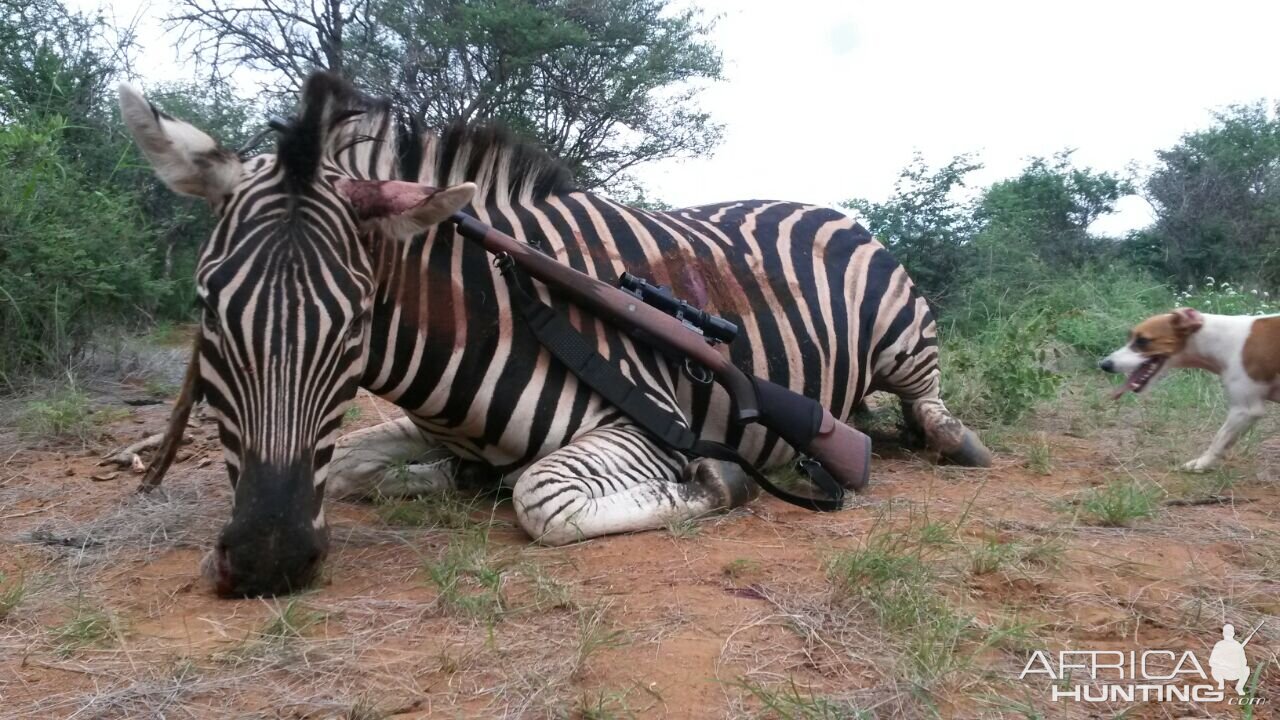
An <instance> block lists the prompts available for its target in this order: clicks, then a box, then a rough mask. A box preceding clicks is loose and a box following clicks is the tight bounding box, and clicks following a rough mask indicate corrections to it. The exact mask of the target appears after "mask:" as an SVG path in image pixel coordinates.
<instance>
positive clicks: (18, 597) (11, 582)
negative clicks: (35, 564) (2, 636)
mask: <svg viewBox="0 0 1280 720" xmlns="http://www.w3.org/2000/svg"><path fill="white" fill-rule="evenodd" d="M26 596H27V583H26V581H25V580H24V579H23V578H22V576H18V577H15V578H10V577H9V576H7V575H5V574H4V573H3V572H0V622H4V621H5V619H7V618H8V617H9V616H10V615H12V614H13V611H14V610H17V609H18V606H19V605H21V604H22V599H23V598H25V597H26Z"/></svg>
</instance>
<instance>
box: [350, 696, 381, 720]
mask: <svg viewBox="0 0 1280 720" xmlns="http://www.w3.org/2000/svg"><path fill="white" fill-rule="evenodd" d="M388 717H390V714H389V713H387V712H386V711H384V710H382V709H380V708H379V707H378V703H376V702H374V701H373V700H371V699H369V698H368V697H362V698H360V699H359V700H356V701H355V703H353V704H352V705H351V708H350V709H348V710H347V713H346V715H344V716H343V720H385V719H386V718H388Z"/></svg>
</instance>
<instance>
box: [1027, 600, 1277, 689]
mask: <svg viewBox="0 0 1280 720" xmlns="http://www.w3.org/2000/svg"><path fill="white" fill-rule="evenodd" d="M1263 622H1265V621H1263ZM1261 627H1262V624H1261V623H1259V625H1258V627H1256V628H1254V629H1253V632H1251V633H1249V636H1248V637H1246V638H1245V639H1244V642H1240V641H1239V640H1236V638H1235V635H1236V629H1235V627H1234V626H1232V625H1230V624H1228V625H1224V626H1223V627H1222V639H1221V640H1219V641H1218V642H1217V643H1216V644H1215V645H1214V646H1213V651H1212V652H1211V653H1210V654H1209V664H1208V670H1207V672H1206V668H1205V666H1204V665H1203V664H1201V662H1200V659H1199V658H1198V657H1197V656H1196V654H1195V653H1194V652H1193V651H1191V650H1183V651H1173V650H1129V651H1127V652H1126V651H1121V650H1062V651H1059V652H1058V653H1056V654H1054V653H1049V652H1046V651H1044V650H1037V651H1036V652H1035V653H1033V654H1032V655H1031V657H1030V658H1029V659H1028V660H1027V665H1026V667H1024V668H1023V669H1022V674H1021V675H1019V676H1018V677H1019V679H1022V680H1035V679H1036V677H1037V676H1040V677H1043V678H1045V679H1047V680H1049V681H1050V683H1051V684H1050V686H1049V692H1050V700H1052V701H1053V702H1067V701H1069V702H1086V703H1100V702H1173V701H1182V702H1196V703H1209V702H1222V701H1224V700H1225V701H1226V702H1228V703H1230V704H1232V705H1261V704H1262V703H1265V702H1266V699H1265V698H1257V697H1248V696H1246V690H1247V688H1246V686H1247V685H1248V683H1249V679H1250V675H1249V669H1250V668H1249V659H1248V657H1247V656H1246V654H1245V646H1247V645H1248V644H1249V641H1250V640H1252V639H1253V635H1254V633H1256V632H1258V629H1259V628H1261Z"/></svg>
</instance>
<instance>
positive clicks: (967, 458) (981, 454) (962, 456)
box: [942, 428, 991, 468]
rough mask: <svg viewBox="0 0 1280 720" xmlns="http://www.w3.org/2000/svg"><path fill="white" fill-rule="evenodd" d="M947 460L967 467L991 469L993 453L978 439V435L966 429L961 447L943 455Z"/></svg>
mask: <svg viewBox="0 0 1280 720" xmlns="http://www.w3.org/2000/svg"><path fill="white" fill-rule="evenodd" d="M942 456H943V457H945V458H946V459H947V460H949V461H951V462H953V463H955V464H957V465H964V466H965V467H983V468H985V467H991V451H990V450H988V449H987V446H986V445H983V444H982V441H981V440H979V439H978V435H977V434H976V433H974V432H973V431H972V430H970V429H969V428H965V429H964V436H963V437H962V438H961V440H960V446H959V447H957V448H956V449H954V450H951V451H950V452H944V453H943V454H942Z"/></svg>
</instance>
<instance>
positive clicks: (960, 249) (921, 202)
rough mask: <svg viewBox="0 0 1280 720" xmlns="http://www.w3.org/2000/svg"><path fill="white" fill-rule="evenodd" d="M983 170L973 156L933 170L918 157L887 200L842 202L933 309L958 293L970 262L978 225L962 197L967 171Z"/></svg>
mask: <svg viewBox="0 0 1280 720" xmlns="http://www.w3.org/2000/svg"><path fill="white" fill-rule="evenodd" d="M981 167H982V166H981V165H980V164H978V163H977V162H975V161H973V160H972V158H971V157H970V156H968V155H958V156H956V157H955V158H953V159H952V160H951V162H949V163H947V164H946V165H944V166H942V167H941V168H938V169H936V170H933V169H931V168H930V167H929V166H928V164H927V163H926V162H925V161H924V158H923V156H921V155H920V154H919V153H917V154H916V155H915V157H914V158H913V159H912V160H911V164H909V165H908V166H907V167H905V168H903V170H902V173H901V174H899V175H898V179H897V181H896V182H895V183H894V185H893V195H892V196H891V197H890V198H889V199H888V200H886V201H884V202H882V203H876V202H871V201H869V200H861V199H859V200H848V201H846V202H843V203H841V205H842V206H843V207H846V208H849V209H851V210H856V211H857V212H858V213H859V214H860V215H861V216H862V218H863V219H864V220H865V222H866V223H867V226H868V228H869V229H870V230H871V232H872V233H874V234H875V235H876V237H877V238H878V239H879V240H880V242H882V243H884V245H885V247H887V248H889V250H890V251H891V252H892V253H893V255H894V257H896V258H897V259H898V261H899V262H901V263H902V264H903V265H904V266H905V267H906V268H907V271H908V272H909V273H911V277H912V279H913V280H914V281H915V283H916V286H917V287H918V288H919V289H920V291H921V292H922V293H924V295H925V297H927V298H928V299H929V300H930V302H931V303H933V304H934V306H935V307H936V306H938V305H939V304H945V301H946V299H947V298H948V297H949V296H950V295H951V294H952V293H954V292H955V291H956V289H957V288H958V286H959V283H960V280H961V277H962V271H963V267H964V265H965V264H966V263H967V261H968V260H967V257H968V252H967V250H966V245H967V244H968V243H969V241H970V239H971V238H972V236H973V233H974V232H975V231H976V230H977V227H978V224H977V222H976V220H975V219H974V213H973V206H972V203H970V202H967V201H965V200H963V199H961V198H959V197H958V194H959V191H960V189H961V188H963V187H964V186H965V179H966V177H967V176H968V175H969V173H971V172H973V171H974V170H978V169H979V168H981Z"/></svg>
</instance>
